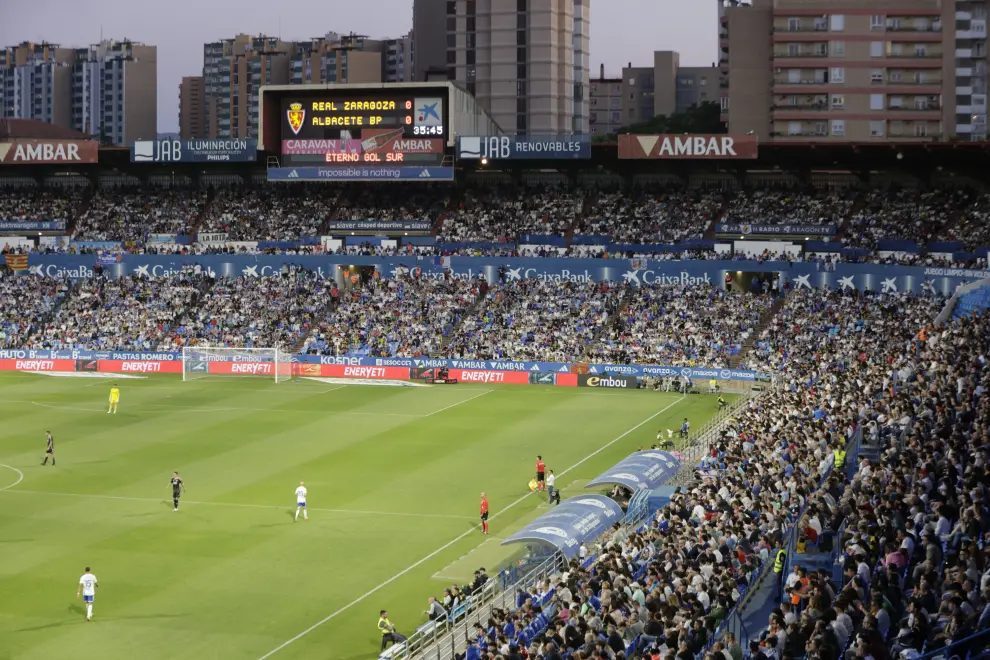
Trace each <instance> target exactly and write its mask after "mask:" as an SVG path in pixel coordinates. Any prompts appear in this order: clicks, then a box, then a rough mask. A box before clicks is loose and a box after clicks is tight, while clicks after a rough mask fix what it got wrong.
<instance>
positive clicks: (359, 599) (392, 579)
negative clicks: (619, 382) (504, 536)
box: [258, 397, 684, 660]
mask: <svg viewBox="0 0 990 660" xmlns="http://www.w3.org/2000/svg"><path fill="white" fill-rule="evenodd" d="M683 400H684V399H683V397H682V398H679V399H677V400H676V401H674V402H673V403H671V404H670V405H668V406H667V407H666V408H663V409H662V410H658V411H657V412H655V413H653V414H652V415H650V416H649V417H647V418H646V419H644V420H643V421H642V422H640V423H639V424H637V425H636V426H634V427H632V428H631V429H629V430H628V431H626V432H625V433H623V434H622V435H619V436H617V437H615V438H613V439H612V440H611V441H609V442H608V443H607V444H604V445H602V446H601V447H599V448H598V449H596V450H595V451H593V452H591V453H590V454H588V455H587V456H585V457H584V458H582V459H581V460H580V461H578V462H577V463H575V464H574V465H572V466H571V467H569V468H567V469H566V470H564V471H562V472H559V473H557V476H558V477H562V476H564V475H565V474H567V473H568V472H570V471H571V470H573V469H574V468H576V467H578V466H580V465H583V464H584V463H585V462H587V461H588V460H590V459H592V458H594V457H595V456H597V455H598V454H600V453H602V452H603V451H605V450H606V449H608V448H609V447H611V446H612V445H614V444H615V443H617V442H618V441H619V440H622V439H623V438H625V437H626V436H627V435H629V434H630V433H633V432H634V431H636V430H638V429H640V428H641V427H643V426H644V425H646V424H649V423H650V422H651V421H653V420H654V419H656V418H657V417H659V416H660V415H662V414H663V413H665V412H667V411H668V410H670V409H671V408H673V407H674V406H676V405H677V404H678V403H680V402H681V401H683ZM530 495H532V493H526V494H525V495H523V496H522V497H520V498H519V499H517V500H516V501H514V502H512V503H510V504H509V505H508V506H506V507H505V508H504V509H502V510H500V511H499V512H498V513H496V514H495V515H494V516H492V517H491V519H492V520H494V519H495V518H498V517H499V516H500V515H502V514H503V513H505V512H506V511H508V510H509V509H512V508H514V507H515V506H516V505H517V504H519V503H521V502H523V501H524V500H525V499H526V498H527V497H529V496H530ZM477 533H478V532H477V529H470V530H468V531H466V532H464V533H463V534H461V535H460V536H458V537H457V538H455V539H454V540H453V541H450V542H448V543H445V544H444V545H442V546H440V547H439V548H437V549H436V550H434V551H433V552H431V553H430V554H428V555H426V556H425V557H423V558H422V559H420V560H419V561H417V562H416V563H414V564H410V565H409V566H407V567H406V568H404V569H402V570H401V571H399V572H398V573H396V574H395V575H393V576H392V577H390V578H389V579H387V580H385V581H384V582H382V583H381V584H379V585H378V586H377V587H374V588H373V589H371V590H370V591H368V592H366V593H364V594H363V595H361V596H358V597H357V598H355V599H354V600H352V601H351V602H349V603H348V604H347V605H344V606H343V607H341V608H340V609H338V610H337V611H336V612H333V613H332V614H329V615H327V616H326V617H324V618H322V619H320V620H319V621H317V622H316V623H314V624H313V625H311V626H310V627H309V628H307V629H306V630H304V631H302V632H301V633H299V634H298V635H296V636H295V637H293V638H292V639H289V640H287V641H285V642H282V643H281V644H279V645H278V646H276V647H275V648H273V649H272V650H271V651H269V652H268V653H266V654H265V655H263V656H261V657H260V658H258V660H267V658H270V657H272V656H273V655H275V654H276V653H278V652H279V651H281V650H282V649H284V648H285V647H287V646H289V645H291V644H293V643H295V642H297V641H299V640H300V639H302V638H303V637H305V636H306V635H308V634H309V633H311V632H313V631H314V630H316V629H317V628H319V627H320V626H322V625H323V624H325V623H326V622H327V621H330V620H331V619H334V618H336V617H337V616H339V615H341V614H343V613H344V612H346V611H347V610H349V609H351V608H352V607H354V606H355V605H357V604H358V603H360V602H362V601H364V600H365V599H366V598H368V597H369V596H373V595H375V594H376V593H378V592H379V591H381V590H382V589H384V588H385V587H387V586H388V585H390V584H392V583H393V582H395V581H396V580H398V579H399V578H401V577H402V576H403V575H405V574H406V573H409V572H410V571H412V570H414V569H416V568H418V567H419V566H422V565H423V564H425V563H426V562H428V561H430V560H431V559H433V558H434V557H436V556H437V555H438V554H440V553H441V552H443V551H444V550H446V549H447V548H449V547H450V546H452V545H454V544H455V543H457V542H458V541H462V540H463V539H466V538H467V537H468V536H469V535H471V534H477Z"/></svg>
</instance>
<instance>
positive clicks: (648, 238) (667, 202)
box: [574, 189, 723, 245]
mask: <svg viewBox="0 0 990 660" xmlns="http://www.w3.org/2000/svg"><path fill="white" fill-rule="evenodd" d="M592 198H593V200H594V201H593V203H592V206H591V209H590V210H589V211H588V213H587V214H585V216H584V217H583V218H582V219H581V221H580V222H579V223H578V226H577V227H576V228H575V231H574V233H575V234H587V235H592V236H609V237H610V239H611V242H612V243H617V244H619V245H625V244H633V243H646V244H656V245H671V244H673V243H677V242H680V241H683V240H689V239H695V238H701V237H702V236H703V235H704V233H705V230H706V229H707V228H708V226H709V225H711V223H712V222H713V221H714V220H715V218H716V217H717V216H718V214H719V212H720V210H721V207H722V200H723V194H722V193H721V192H709V191H698V192H690V193H689V192H682V191H670V192H653V191H647V190H639V189H634V190H631V191H624V192H616V193H600V194H595V195H593V196H592Z"/></svg>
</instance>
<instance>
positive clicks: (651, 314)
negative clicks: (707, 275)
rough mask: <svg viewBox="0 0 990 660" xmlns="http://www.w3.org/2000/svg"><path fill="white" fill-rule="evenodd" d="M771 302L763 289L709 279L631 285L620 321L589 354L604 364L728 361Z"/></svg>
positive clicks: (711, 363)
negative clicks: (739, 288) (728, 286)
mask: <svg viewBox="0 0 990 660" xmlns="http://www.w3.org/2000/svg"><path fill="white" fill-rule="evenodd" d="M772 305H773V297H772V296H771V295H769V294H767V293H765V292H764V293H762V294H760V295H748V294H740V293H735V292H727V291H724V290H722V289H717V288H715V287H713V286H711V285H701V286H692V287H688V286H683V285H667V286H656V287H650V288H643V289H635V290H630V291H629V292H628V295H627V297H626V299H625V300H624V301H623V305H622V308H621V310H620V311H619V313H618V316H619V319H618V323H616V324H613V325H612V326H610V327H609V328H608V329H607V330H606V331H605V332H604V333H603V336H602V337H601V339H600V341H599V343H598V345H597V347H596V350H593V351H590V353H591V354H592V355H591V357H594V358H595V359H594V361H595V362H603V363H606V364H627V363H639V364H667V365H672V366H694V365H704V366H708V367H727V366H729V360H730V358H731V356H733V355H735V354H737V353H738V352H739V350H740V348H741V346H742V344H743V342H744V341H745V340H746V338H747V337H748V336H749V334H750V333H752V332H753V331H754V330H755V329H756V327H757V326H758V325H759V323H760V320H761V318H762V317H763V315H764V314H766V313H767V312H768V311H769V310H770V308H771V306H772Z"/></svg>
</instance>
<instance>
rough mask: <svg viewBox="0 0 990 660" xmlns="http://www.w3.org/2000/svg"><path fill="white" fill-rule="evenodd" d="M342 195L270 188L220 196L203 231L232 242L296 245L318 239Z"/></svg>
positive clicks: (326, 189)
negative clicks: (307, 238) (308, 238)
mask: <svg viewBox="0 0 990 660" xmlns="http://www.w3.org/2000/svg"><path fill="white" fill-rule="evenodd" d="M339 194H340V191H339V189H338V188H336V187H335V186H305V185H300V186H266V187H258V188H247V189H241V188H228V189H221V190H218V191H217V192H216V196H215V197H214V199H213V201H212V203H211V204H210V207H209V210H208V211H207V213H206V214H205V216H204V218H203V225H202V228H201V230H200V231H204V232H221V233H226V234H228V235H229V239H230V240H232V241H293V240H298V239H299V237H300V236H318V235H319V233H320V230H321V229H322V228H323V226H324V222H325V221H326V219H327V216H328V215H329V214H330V212H331V209H332V207H333V204H334V201H335V200H336V199H337V197H338V196H339Z"/></svg>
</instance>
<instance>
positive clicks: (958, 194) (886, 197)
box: [842, 188, 973, 249]
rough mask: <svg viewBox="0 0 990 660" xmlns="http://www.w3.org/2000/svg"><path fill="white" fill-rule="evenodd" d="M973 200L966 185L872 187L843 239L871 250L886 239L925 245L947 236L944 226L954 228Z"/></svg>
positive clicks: (851, 220)
mask: <svg viewBox="0 0 990 660" xmlns="http://www.w3.org/2000/svg"><path fill="white" fill-rule="evenodd" d="M972 200H973V196H972V193H970V192H969V191H968V190H966V189H963V188H946V189H935V190H918V189H915V188H895V189H888V190H872V191H870V192H869V193H867V195H866V201H865V206H864V207H863V208H862V209H861V210H860V211H859V212H857V213H855V214H854V215H853V217H852V218H850V220H849V223H848V226H847V229H846V233H845V235H844V236H843V238H842V241H843V243H845V244H846V245H850V246H853V247H864V248H870V249H873V248H876V246H877V242H878V241H881V240H883V239H896V240H908V241H914V242H916V243H918V244H919V245H924V244H925V243H928V242H929V241H931V240H935V239H942V238H946V236H945V234H944V232H943V228H944V227H946V225H949V226H950V227H951V224H952V223H953V222H954V221H955V220H956V218H957V216H958V215H959V214H960V213H962V211H963V209H965V208H967V207H968V205H969V204H970V203H971V202H972Z"/></svg>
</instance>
